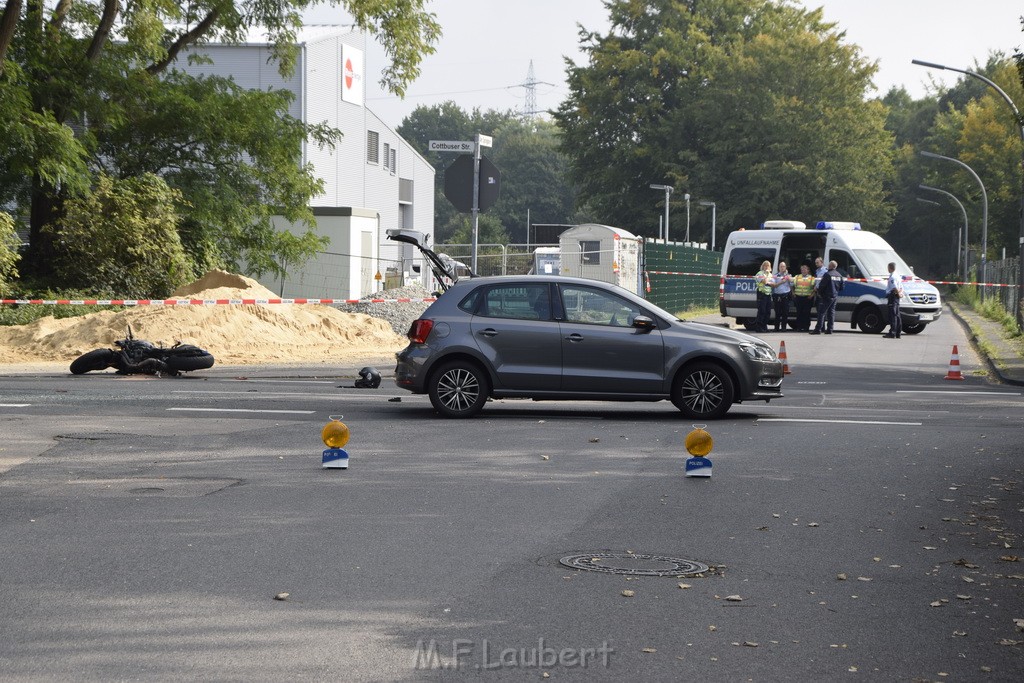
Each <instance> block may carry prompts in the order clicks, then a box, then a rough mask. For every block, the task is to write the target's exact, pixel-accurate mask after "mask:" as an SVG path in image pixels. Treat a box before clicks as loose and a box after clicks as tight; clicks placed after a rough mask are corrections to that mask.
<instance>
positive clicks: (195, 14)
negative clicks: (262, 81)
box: [0, 0, 440, 275]
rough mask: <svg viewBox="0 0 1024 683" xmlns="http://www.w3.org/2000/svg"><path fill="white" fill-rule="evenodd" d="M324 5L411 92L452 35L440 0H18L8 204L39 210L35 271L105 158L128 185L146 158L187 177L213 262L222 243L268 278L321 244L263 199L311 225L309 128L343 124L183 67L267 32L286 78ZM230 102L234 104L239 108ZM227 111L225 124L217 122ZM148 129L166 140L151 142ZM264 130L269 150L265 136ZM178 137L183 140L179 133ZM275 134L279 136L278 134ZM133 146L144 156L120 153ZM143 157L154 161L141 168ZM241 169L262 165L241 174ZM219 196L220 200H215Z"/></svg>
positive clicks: (5, 129) (195, 235)
mask: <svg viewBox="0 0 1024 683" xmlns="http://www.w3.org/2000/svg"><path fill="white" fill-rule="evenodd" d="M322 4H327V5H332V6H335V7H339V8H341V9H344V10H347V11H348V13H349V14H351V16H352V17H353V18H354V20H355V23H356V24H357V25H358V26H359V27H361V28H363V29H365V30H367V31H369V32H370V33H372V34H374V35H376V36H377V38H378V40H379V41H380V42H381V43H382V44H383V45H384V48H385V50H386V52H387V53H388V54H389V56H390V64H389V66H388V67H387V68H386V69H385V71H384V72H383V75H382V83H383V84H384V85H385V86H386V87H388V88H389V89H391V90H392V91H393V92H395V93H397V94H402V93H403V92H404V90H405V88H406V86H407V85H408V83H409V82H410V81H411V80H412V79H414V78H415V77H416V75H418V73H419V63H420V59H421V58H422V56H423V55H425V54H429V53H430V52H432V51H433V44H434V43H435V42H436V40H437V38H438V36H439V35H440V30H439V26H438V24H437V22H436V20H435V17H434V15H433V14H431V13H429V12H427V11H425V9H424V7H425V4H426V0H337V1H327V2H323V1H321V0H243V1H240V2H232V1H230V0H194V1H193V2H189V3H175V2H167V1H166V0H139V1H138V2H132V3H122V2H117V1H116V0H102V1H100V0H94V1H92V2H88V1H85V0H82V1H77V2H76V1H75V0H61V1H60V2H58V3H56V5H52V4H50V3H44V2H43V0H28V2H26V3H23V2H22V1H21V0H7V2H6V4H5V7H4V11H3V15H2V17H0V119H2V122H0V169H4V170H3V171H0V174H2V175H0V180H2V181H3V182H0V201H2V202H14V203H15V204H16V206H17V208H18V211H19V212H21V213H24V214H26V215H27V216H28V219H29V224H30V251H29V259H28V262H27V263H26V266H27V269H31V270H32V271H33V272H34V273H36V274H42V275H46V274H48V271H49V269H50V264H51V263H53V259H52V258H51V257H52V256H53V254H54V250H55V245H57V244H58V243H59V242H58V240H59V231H58V230H56V229H54V226H58V225H59V219H60V216H61V213H62V210H63V204H64V202H65V201H67V200H68V199H70V198H72V197H75V196H80V195H84V194H87V193H88V192H89V188H90V187H92V186H93V185H94V184H95V183H94V178H93V175H94V174H95V173H96V172H97V171H98V170H99V168H100V167H102V166H103V165H105V164H110V165H112V168H110V169H109V170H110V171H112V172H113V173H115V174H117V175H121V176H124V177H127V176H128V175H130V174H131V173H132V171H131V170H129V167H130V166H133V165H134V167H135V170H136V171H137V172H140V173H144V172H156V173H158V174H160V175H162V176H166V177H167V178H168V182H170V183H172V184H176V183H179V182H180V183H181V184H180V186H179V185H175V186H176V187H179V189H180V190H181V191H182V197H183V199H184V200H186V201H187V202H189V203H190V204H191V205H192V206H193V207H195V213H193V214H192V215H191V216H190V219H191V220H190V221H189V222H187V223H185V224H183V225H184V229H185V230H186V233H187V234H186V241H187V242H188V243H189V245H190V247H191V246H196V245H203V246H204V248H206V249H208V250H213V251H211V252H207V253H206V254H204V255H200V258H199V260H208V259H210V258H218V255H217V254H216V250H217V249H222V250H223V257H224V258H226V259H231V258H233V257H234V256H235V255H238V254H243V253H244V255H245V258H246V260H247V262H248V263H249V264H250V265H251V267H252V268H253V269H256V270H259V269H262V268H268V267H273V266H274V265H275V264H274V262H273V255H274V254H294V253H295V252H296V250H298V251H299V252H301V251H303V250H306V251H308V249H309V248H310V246H311V244H312V243H311V242H310V239H309V236H306V237H304V238H300V240H298V241H296V240H295V239H294V238H291V237H288V236H284V235H280V234H278V233H275V232H274V231H272V230H271V229H270V225H269V220H268V218H267V216H268V215H269V212H268V211H266V210H261V209H254V208H253V207H252V202H253V201H257V202H263V203H265V204H267V205H268V206H271V208H272V209H273V210H275V211H279V212H282V213H284V214H285V215H289V216H298V217H302V216H304V215H305V214H306V213H307V212H306V210H305V206H306V205H307V204H308V200H309V198H310V196H311V193H312V192H314V191H315V190H316V188H317V187H318V185H317V181H316V179H315V178H313V177H312V175H311V172H310V169H308V168H300V167H298V164H297V162H298V160H299V159H300V153H301V148H300V147H299V146H298V144H297V142H296V140H297V139H298V136H297V133H298V132H300V131H301V132H303V133H304V134H305V135H306V136H308V137H310V138H311V139H312V141H313V142H314V143H318V144H321V143H329V142H330V140H331V139H334V138H335V137H336V135H337V131H329V130H326V129H323V128H318V127H315V126H310V127H306V128H305V130H301V128H302V126H301V124H300V123H299V122H295V121H289V120H287V118H286V117H285V116H284V114H285V112H286V109H285V107H286V102H285V101H284V100H282V99H281V98H280V96H279V95H270V94H266V97H265V98H260V97H258V96H251V97H248V99H245V97H246V96H244V95H243V94H242V93H240V92H239V91H238V90H237V89H234V90H233V89H232V88H231V87H229V86H226V85H225V84H223V83H218V82H216V81H215V80H213V79H208V80H206V81H203V82H198V83H189V82H188V81H189V79H188V78H187V77H185V76H181V75H172V74H171V72H172V70H173V65H174V63H175V61H176V60H177V59H178V58H179V56H180V55H181V53H182V51H183V50H185V49H186V48H189V47H192V46H196V45H201V44H203V43H207V42H210V41H224V42H237V41H240V40H242V39H243V38H244V36H245V34H246V31H247V30H248V29H250V28H255V27H262V28H263V29H264V30H265V31H266V33H267V35H268V38H269V41H270V43H271V45H272V48H271V49H272V54H273V56H274V57H275V58H276V60H277V62H278V64H279V66H280V69H281V71H282V73H285V74H288V73H290V72H291V70H292V69H293V68H294V65H295V58H296V55H297V48H296V45H295V38H296V33H297V30H298V29H299V28H300V27H301V13H302V12H303V11H304V10H306V9H308V8H309V7H312V6H314V5H322ZM196 80H198V79H196ZM189 97H196V98H198V100H197V102H195V103H193V106H183V107H182V108H181V110H179V111H178V113H176V112H175V109H174V105H175V104H178V105H181V104H183V103H184V102H185V101H186V100H187V99H188V98H189ZM232 97H233V98H234V99H235V106H234V107H231V106H228V104H227V102H228V101H229V100H230V99H231V98H232ZM206 105H209V106H210V107H211V109H209V110H207V109H205V106H206ZM249 107H253V108H254V110H253V111H246V110H247V109H249ZM214 114H216V115H217V116H218V117H220V118H221V120H220V121H211V120H210V117H211V116H213V115H214ZM185 116H192V117H193V118H192V119H188V118H185ZM258 116H262V117H263V120H262V125H261V122H259V121H257V120H256V119H257V117H258ZM247 117H248V118H247ZM281 118H285V120H286V123H285V124H284V125H283V126H282V124H280V122H279V121H277V119H281ZM136 124H139V125H141V126H144V127H145V128H146V129H147V131H148V132H149V133H150V134H151V135H153V136H155V137H153V138H151V139H144V138H142V137H141V136H139V135H137V131H136V130H133V126H135V125H136ZM194 124H198V125H194ZM193 125H194V130H192V128H191V127H192V126H193ZM260 128H262V129H263V130H264V140H263V141H259V140H257V139H256V137H257V134H256V131H257V130H259V129H260ZM165 130H167V131H169V132H171V133H172V134H173V136H176V137H173V138H172V139H171V140H168V139H165V138H164V137H163V132H164V131H165ZM268 131H269V133H268ZM277 133H282V136H281V139H280V140H273V139H272V138H274V137H276V134H277ZM203 136H206V137H203ZM125 144H131V145H136V146H138V149H133V150H126V149H125V148H124V147H119V145H125ZM286 148H288V149H286ZM205 150H216V151H217V157H216V159H213V160H211V161H210V162H207V160H205V159H204V158H203V153H204V151H205ZM132 153H137V154H138V155H139V157H140V159H139V161H138V162H136V163H134V164H129V163H127V159H128V158H129V157H130V156H131V154H132ZM176 154H177V155H180V157H179V156H176ZM197 159H198V160H199V161H197ZM243 161H244V162H245V163H246V164H248V165H250V166H254V167H256V170H254V171H251V172H250V171H243V172H239V169H238V167H239V166H240V165H241V164H242V162H243ZM214 162H216V163H214ZM122 166H123V167H124V168H123V169H122V168H121V167H122ZM214 197H215V198H216V202H219V203H220V204H221V205H222V206H220V207H217V206H214V202H212V201H211V198H214ZM274 204H276V206H274ZM184 206H185V205H184V204H181V205H179V207H178V209H179V210H182V209H183V208H184ZM224 221H226V222H224ZM246 221H253V222H252V223H247V222H246ZM44 228H48V229H46V230H44ZM303 240H304V241H303Z"/></svg>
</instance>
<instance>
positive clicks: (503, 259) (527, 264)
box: [432, 244, 558, 275]
mask: <svg viewBox="0 0 1024 683" xmlns="http://www.w3.org/2000/svg"><path fill="white" fill-rule="evenodd" d="M557 246H558V245H557V244H478V245H477V252H476V269H477V273H476V274H477V275H526V274H528V273H529V272H530V268H531V267H532V266H533V252H534V250H535V249H536V248H537V247H557ZM432 248H433V250H434V251H436V252H437V253H439V254H441V253H444V254H448V256H450V257H452V258H453V259H455V260H456V261H460V262H462V263H465V264H466V265H467V266H468V265H470V262H471V261H472V260H473V245H471V244H437V245H434V246H433V247H432Z"/></svg>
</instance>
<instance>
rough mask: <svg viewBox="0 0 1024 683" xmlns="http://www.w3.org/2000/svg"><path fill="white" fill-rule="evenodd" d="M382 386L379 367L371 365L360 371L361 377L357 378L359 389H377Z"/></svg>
mask: <svg viewBox="0 0 1024 683" xmlns="http://www.w3.org/2000/svg"><path fill="white" fill-rule="evenodd" d="M379 386H380V373H379V372H377V368H371V367H369V366H367V367H365V368H363V369H362V370H360V371H359V379H357V380H356V388H357V389H376V388H377V387H379Z"/></svg>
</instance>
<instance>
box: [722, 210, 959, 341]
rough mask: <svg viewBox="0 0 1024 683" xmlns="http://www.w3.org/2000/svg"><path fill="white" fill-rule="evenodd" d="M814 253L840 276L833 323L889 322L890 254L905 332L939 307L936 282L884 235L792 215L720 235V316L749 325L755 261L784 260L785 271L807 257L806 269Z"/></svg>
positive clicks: (866, 327) (864, 325) (873, 330)
mask: <svg viewBox="0 0 1024 683" xmlns="http://www.w3.org/2000/svg"><path fill="white" fill-rule="evenodd" d="M819 256H820V257H821V258H822V259H823V261H824V262H825V264H826V265H827V264H828V262H829V261H835V262H836V263H838V264H839V266H838V268H837V270H838V271H839V272H840V273H841V274H842V275H843V277H844V278H846V283H845V286H844V287H843V291H842V292H840V293H839V300H838V301H837V303H836V322H837V323H839V322H848V323H850V326H851V327H852V328H853V329H857V328H860V329H861V330H862V331H864V332H867V333H869V334H878V333H880V332H881V331H882V330H884V329H885V327H886V325H888V322H889V312H888V305H887V303H886V298H885V281H886V279H887V278H888V277H889V268H888V265H889V263H890V262H894V263H895V264H896V272H897V273H899V274H900V275H901V276H903V299H902V300H901V301H900V317H901V318H902V319H903V332H904V333H905V334H917V333H919V332H921V331H922V330H924V328H925V327H926V326H927V325H928V323H930V322H933V321H935V320H937V319H938V317H939V315H940V314H941V313H942V300H941V298H940V297H939V290H937V289H935V287H933V286H932V285H930V284H928V283H927V282H925V281H924V280H922V279H921V278H919V277H917V276H915V275H914V274H913V272H912V271H911V270H910V266H908V265H907V264H906V263H904V261H903V259H902V258H900V256H899V254H897V253H896V251H895V250H894V249H893V248H892V247H891V246H889V243H888V242H886V241H885V240H884V239H882V238H881V237H879V236H878V235H876V234H874V233H871V232H867V231H866V230H861V227H860V224H859V223H846V222H832V221H821V222H819V223H818V224H817V225H816V226H815V227H814V229H807V226H806V225H805V224H804V223H802V222H800V221H765V222H764V223H763V224H762V226H761V229H760V230H737V231H735V232H733V233H731V234H730V235H729V237H728V239H727V240H726V245H725V254H724V255H723V258H722V281H721V285H720V291H719V301H718V307H719V310H720V311H721V313H722V316H723V317H728V318H736V320H737V322H739V323H741V324H742V325H744V326H745V327H746V328H747V329H748V330H752V329H754V319H755V318H756V317H757V290H756V288H755V286H754V275H755V274H757V271H759V270H760V269H761V264H762V263H763V262H764V261H771V264H772V268H773V270H774V271H775V272H778V269H779V261H785V262H786V265H787V266H788V268H789V272H790V273H792V274H793V275H798V274H799V273H800V266H801V265H803V264H807V265H808V266H809V268H810V271H811V274H814V260H815V259H816V258H817V257H819ZM789 315H790V317H791V318H795V316H796V307H795V306H790V310H789ZM811 315H812V320H813V318H814V316H816V315H817V311H816V310H812V312H811ZM774 317H775V313H774V312H773V313H772V319H773V320H774Z"/></svg>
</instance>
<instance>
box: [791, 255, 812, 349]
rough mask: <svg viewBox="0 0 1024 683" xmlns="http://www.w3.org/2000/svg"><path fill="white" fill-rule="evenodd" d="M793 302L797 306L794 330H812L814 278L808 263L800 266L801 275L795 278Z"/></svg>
mask: <svg viewBox="0 0 1024 683" xmlns="http://www.w3.org/2000/svg"><path fill="white" fill-rule="evenodd" d="M793 302H794V303H795V304H796V324H795V325H794V327H793V329H794V330H796V331H797V332H806V331H807V330H809V329H811V306H812V305H813V304H814V276H813V275H811V269H810V267H809V266H808V265H807V264H806V263H805V264H803V265H802V266H800V274H799V275H797V276H796V277H795V278H793Z"/></svg>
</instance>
